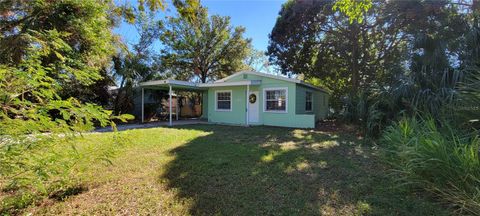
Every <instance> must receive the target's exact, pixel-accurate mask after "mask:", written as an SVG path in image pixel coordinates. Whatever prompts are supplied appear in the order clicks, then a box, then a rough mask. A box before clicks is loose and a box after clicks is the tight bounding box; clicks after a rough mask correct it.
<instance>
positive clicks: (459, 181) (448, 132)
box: [381, 118, 480, 214]
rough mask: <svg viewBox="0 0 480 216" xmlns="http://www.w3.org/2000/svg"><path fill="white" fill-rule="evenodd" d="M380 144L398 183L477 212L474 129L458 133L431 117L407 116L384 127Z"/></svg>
mask: <svg viewBox="0 0 480 216" xmlns="http://www.w3.org/2000/svg"><path fill="white" fill-rule="evenodd" d="M438 125H442V126H438ZM381 144H382V145H384V146H385V148H386V149H387V151H386V154H385V156H386V159H387V160H388V161H389V162H390V163H391V164H392V165H393V166H394V167H395V169H394V171H395V172H396V174H398V175H399V176H400V178H399V179H400V181H401V183H402V184H408V185H412V186H414V187H417V188H422V189H425V190H427V191H430V192H432V193H433V194H435V195H436V196H438V197H439V198H440V199H441V200H443V201H444V202H445V203H447V204H449V205H450V206H453V207H456V208H457V209H458V211H459V213H470V214H478V213H479V212H480V159H479V147H480V139H479V137H478V135H477V133H470V134H465V133H464V134H462V133H459V131H457V130H456V129H453V128H452V127H450V126H449V124H448V123H442V124H439V123H438V122H436V121H435V120H433V119H432V118H427V119H420V120H418V119H415V118H409V119H403V120H401V121H399V122H397V123H395V124H393V125H392V126H390V127H388V128H387V129H386V131H385V133H384V135H383V138H382V139H381Z"/></svg>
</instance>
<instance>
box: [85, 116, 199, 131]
mask: <svg viewBox="0 0 480 216" xmlns="http://www.w3.org/2000/svg"><path fill="white" fill-rule="evenodd" d="M190 124H208V122H207V121H204V120H199V119H187V120H178V121H173V126H177V125H190ZM163 126H168V122H164V121H159V122H148V123H143V124H142V123H139V124H122V125H117V130H118V131H123V130H132V129H141V128H154V127H163ZM92 132H94V133H95V132H98V133H102V132H112V127H110V126H108V127H104V128H97V129H95V130H94V131H92Z"/></svg>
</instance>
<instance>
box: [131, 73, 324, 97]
mask: <svg viewBox="0 0 480 216" xmlns="http://www.w3.org/2000/svg"><path fill="white" fill-rule="evenodd" d="M243 74H251V75H257V76H261V77H267V78H271V79H277V80H282V81H286V82H292V83H297V84H300V85H303V86H306V87H308V88H312V89H316V90H319V91H323V92H325V93H328V92H327V91H325V90H324V89H322V88H319V87H316V86H314V85H311V84H309V83H306V82H303V81H301V80H298V79H292V78H288V77H283V76H278V75H273V74H267V73H260V72H256V71H240V72H236V73H234V74H232V75H230V76H228V77H225V78H223V79H220V80H217V81H215V82H213V83H193V82H187V81H180V80H172V79H166V80H153V81H148V82H142V83H140V86H142V87H153V88H168V87H169V86H172V87H174V88H177V89H191V90H200V89H202V88H206V87H219V86H240V85H260V84H261V82H262V81H261V80H242V81H236V82H227V81H228V80H229V79H231V78H233V77H236V76H239V75H243Z"/></svg>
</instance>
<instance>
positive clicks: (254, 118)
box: [248, 92, 260, 123]
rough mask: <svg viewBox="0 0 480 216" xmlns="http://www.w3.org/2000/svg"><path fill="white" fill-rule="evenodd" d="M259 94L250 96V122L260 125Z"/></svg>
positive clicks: (255, 93) (250, 94) (253, 93)
mask: <svg viewBox="0 0 480 216" xmlns="http://www.w3.org/2000/svg"><path fill="white" fill-rule="evenodd" d="M259 99H260V98H258V92H250V93H249V94H248V122H251V123H258V121H259V119H258V114H259V111H260V110H259V103H258V100H259Z"/></svg>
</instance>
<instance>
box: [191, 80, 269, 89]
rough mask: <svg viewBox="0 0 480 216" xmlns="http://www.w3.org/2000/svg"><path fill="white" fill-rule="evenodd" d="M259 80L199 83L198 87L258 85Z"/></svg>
mask: <svg viewBox="0 0 480 216" xmlns="http://www.w3.org/2000/svg"><path fill="white" fill-rule="evenodd" d="M261 83H262V81H261V80H245V81H238V82H220V83H217V82H215V83H200V84H198V86H199V87H222V86H248V85H260V84H261Z"/></svg>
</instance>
